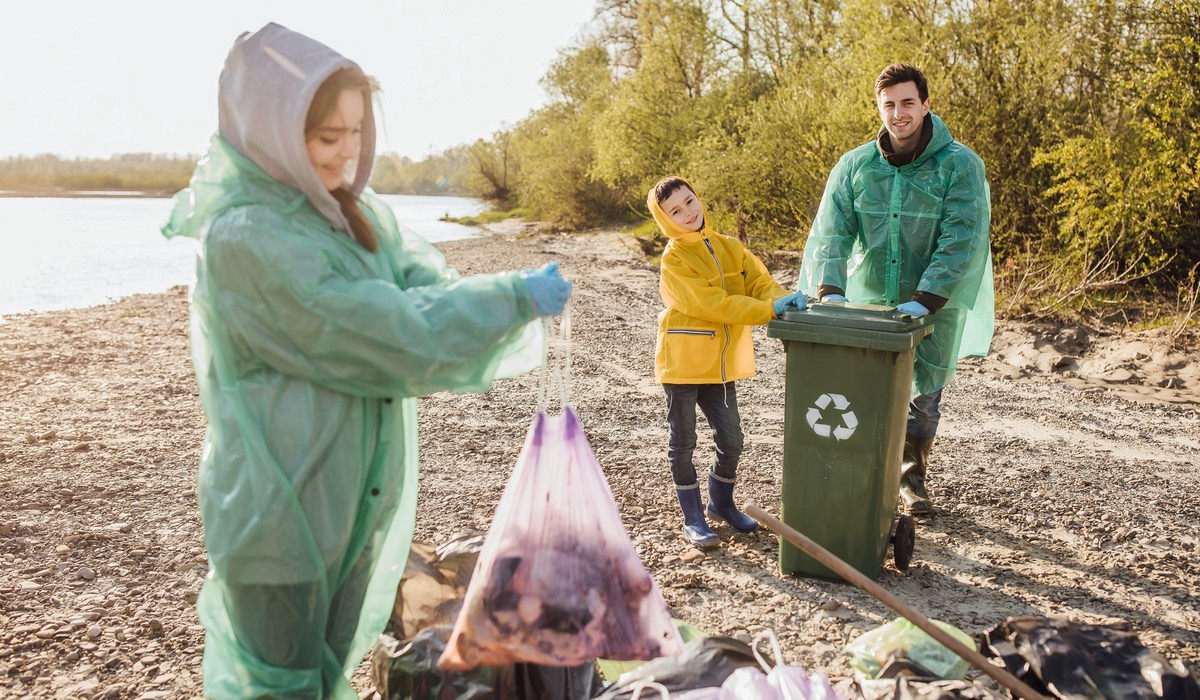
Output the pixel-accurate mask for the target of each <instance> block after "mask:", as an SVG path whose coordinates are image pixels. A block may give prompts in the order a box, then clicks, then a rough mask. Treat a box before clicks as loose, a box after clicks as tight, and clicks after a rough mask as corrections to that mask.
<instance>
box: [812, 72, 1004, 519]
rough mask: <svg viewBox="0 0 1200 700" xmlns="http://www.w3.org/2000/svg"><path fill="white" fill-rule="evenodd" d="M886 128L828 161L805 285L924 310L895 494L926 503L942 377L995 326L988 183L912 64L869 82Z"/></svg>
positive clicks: (926, 509)
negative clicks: (925, 324)
mask: <svg viewBox="0 0 1200 700" xmlns="http://www.w3.org/2000/svg"><path fill="white" fill-rule="evenodd" d="M875 98H876V104H877V106H878V107H879V116H880V118H881V119H882V120H883V126H882V128H881V129H880V130H879V133H878V134H877V136H876V138H875V140H873V141H871V142H869V143H866V144H864V145H862V146H859V147H858V148H855V149H854V150H852V151H850V152H848V153H846V154H845V155H843V156H842V158H841V159H840V160H839V161H838V163H837V165H836V166H834V168H833V171H832V172H831V173H830V175H829V181H828V183H827V184H826V186H825V194H824V196H823V197H822V199H821V206H820V208H819V209H818V211H817V216H816V219H815V220H814V221H813V227H812V232H811V234H810V235H809V237H808V242H807V243H806V244H805V247H804V261H803V264H802V266H801V269H800V289H801V290H803V291H805V292H807V293H808V294H809V295H811V296H814V297H817V298H818V299H820V300H821V301H824V302H847V301H849V302H851V303H864V304H881V305H887V306H895V307H896V308H897V309H898V310H900V311H902V312H904V313H908V314H911V315H913V316H917V317H920V316H925V315H930V316H931V321H932V322H933V327H934V330H933V333H932V335H930V336H929V337H928V338H926V339H925V340H924V341H922V342H921V344H920V345H919V346H917V352H916V364H915V366H914V367H913V388H912V393H913V398H912V400H911V402H910V404H909V411H908V426H907V434H906V436H905V440H904V461H903V464H902V465H901V470H900V471H901V480H900V497H901V499H902V500H903V502H904V504H905V506H906V507H907V508H908V511H909V512H910V513H912V514H915V515H927V514H930V513H932V512H933V507H932V504H931V502H930V499H929V495H928V493H927V490H926V487H925V477H926V474H927V471H928V460H929V448H930V446H931V445H932V443H933V438H934V435H935V434H936V433H937V426H938V421H939V420H940V418H941V410H940V405H941V398H942V387H944V386H945V385H946V384H948V383H949V382H950V380H951V379H953V378H954V371H955V366H956V364H957V362H958V359H959V358H960V357H966V356H967V355H986V354H987V352H988V348H989V346H990V345H991V341H992V331H993V328H994V313H995V310H994V302H993V295H992V263H991V245H990V241H989V237H988V228H989V225H990V222H991V193H990V191H989V189H988V183H987V179H986V174H985V171H984V166H983V161H982V160H981V159H980V158H979V156H978V155H976V154H975V152H974V151H972V150H971V149H969V148H967V147H966V146H964V145H963V144H962V143H960V142H958V141H955V140H954V138H953V137H952V136H951V135H950V130H949V129H948V128H947V127H946V124H945V123H944V122H943V121H942V120H941V119H939V118H938V116H937V115H936V114H933V113H932V112H930V111H929V89H928V86H927V84H926V81H925V76H924V75H923V74H922V73H921V71H920V70H918V69H917V68H915V67H913V66H910V65H907V64H903V63H893V64H891V65H889V66H888V67H886V68H884V69H883V72H882V73H880V74H879V78H878V79H877V80H876V81H875Z"/></svg>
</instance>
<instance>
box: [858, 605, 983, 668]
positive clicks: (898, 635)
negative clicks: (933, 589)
mask: <svg viewBox="0 0 1200 700" xmlns="http://www.w3.org/2000/svg"><path fill="white" fill-rule="evenodd" d="M930 622H932V623H933V624H935V625H937V626H938V627H940V628H942V629H943V630H945V631H946V632H947V633H949V634H950V635H951V636H953V637H955V638H957V639H958V641H960V642H962V643H963V645H964V646H966V647H967V648H969V649H974V648H975V640H973V639H971V637H970V636H969V635H968V634H967V633H966V632H963V631H962V630H960V629H958V628H957V627H954V626H953V625H950V624H947V623H945V622H941V621H940V620H930ZM846 651H847V652H848V653H849V654H850V657H851V658H850V667H851V668H853V669H854V670H856V671H858V672H859V673H861V674H863V676H864V677H865V678H875V677H877V676H878V675H879V672H880V670H882V669H883V667H884V665H885V664H887V663H888V661H889V660H891V659H907V660H909V661H912V662H913V663H915V664H916V665H918V666H919V667H921V668H922V669H924V671H925V673H923V674H920V675H924V676H929V677H933V678H946V679H951V680H953V679H958V678H962V677H963V674H964V673H966V672H967V668H968V667H969V666H970V663H969V662H968V661H967V660H966V659H964V658H962V657H961V656H959V655H958V654H955V653H954V652H952V651H950V650H949V649H947V648H946V647H944V646H942V644H941V642H939V641H937V640H936V639H934V638H933V637H930V636H929V635H928V634H926V633H925V632H924V631H923V630H922V629H921V628H920V627H917V626H916V625H914V624H913V623H912V622H909V621H908V620H906V619H905V618H903V617H898V618H896V619H895V620H892V621H891V622H889V623H887V624H886V625H882V626H880V627H876V628H875V629H873V630H870V631H869V632H864V633H863V634H861V635H859V636H858V637H856V638H855V639H854V641H852V642H850V643H849V644H847V645H846Z"/></svg>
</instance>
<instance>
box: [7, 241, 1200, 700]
mask: <svg viewBox="0 0 1200 700" xmlns="http://www.w3.org/2000/svg"><path fill="white" fill-rule="evenodd" d="M634 245H635V244H633V243H632V242H629V241H626V240H625V239H623V238H622V237H621V236H619V235H617V234H612V233H602V234H589V235H575V236H558V235H525V236H521V235H507V236H503V235H496V236H488V237H481V238H474V239H470V240H462V241H451V242H447V243H442V244H440V245H439V247H440V248H442V250H444V251H445V252H446V255H447V257H448V259H449V260H450V262H451V264H453V265H455V266H456V267H458V268H459V269H460V270H462V271H463V272H464V273H467V274H470V273H476V272H490V271H497V270H502V269H512V268H525V267H534V266H537V265H541V264H543V263H546V262H549V261H551V260H559V261H560V262H561V266H562V270H563V274H565V275H566V276H568V277H571V278H573V279H574V280H575V294H574V296H573V301H572V338H573V344H572V375H571V376H572V394H571V402H572V404H573V405H574V406H575V408H576V410H577V412H578V414H579V416H580V419H581V421H582V423H583V426H584V428H585V430H586V431H587V435H588V439H589V441H590V442H591V445H592V449H593V451H594V452H595V454H596V456H597V458H598V460H599V462H600V464H601V466H602V467H603V468H604V470H605V473H606V475H607V476H608V480H609V484H610V486H611V488H612V490H613V493H614V497H615V498H616V500H617V503H618V505H619V506H620V510H621V514H622V516H623V518H624V522H625V525H626V528H627V530H628V531H629V534H630V536H631V538H632V539H633V541H634V544H635V546H636V547H637V548H638V552H639V555H640V556H641V557H642V560H643V561H644V562H645V564H646V566H647V568H648V569H649V571H650V572H651V574H652V575H653V576H654V577H655V579H656V580H657V582H658V584H659V586H660V587H661V588H662V591H663V594H664V597H665V598H666V600H667V603H668V605H669V606H670V607H671V610H672V613H673V614H674V615H675V616H676V617H679V618H682V619H685V620H688V621H690V622H692V623H693V624H695V625H697V626H698V627H699V628H701V629H702V630H704V631H706V632H708V633H710V634H726V635H733V636H740V637H743V638H746V639H748V638H749V637H750V636H751V635H753V634H754V633H756V632H757V631H759V630H760V629H764V628H771V629H774V630H775V632H776V633H777V634H778V635H779V637H780V640H781V642H782V644H783V648H784V650H785V654H786V657H787V659H788V660H789V661H790V662H792V663H799V664H802V665H804V666H806V667H808V668H809V669H811V670H820V671H824V672H826V673H829V674H831V675H833V676H835V677H836V676H845V675H847V674H848V673H849V667H848V665H847V662H846V658H845V656H844V654H843V653H842V651H841V650H842V648H843V647H844V645H845V643H846V642H847V641H849V640H850V639H852V638H854V637H856V636H858V635H859V634H861V633H862V632H863V631H865V630H868V629H871V628H873V627H875V626H877V625H879V624H881V623H882V622H885V621H887V620H890V619H891V618H892V617H893V615H892V614H891V613H890V612H889V611H888V610H887V609H886V608H885V607H884V606H882V605H881V604H879V603H878V602H876V601H875V600H874V599H872V598H870V597H869V596H867V595H866V594H863V593H861V592H859V591H857V590H856V589H854V588H851V587H849V586H846V585H841V584H834V583H827V582H822V581H817V580H813V579H802V578H795V577H790V576H781V575H779V573H778V569H777V565H776V551H777V540H776V538H775V537H774V536H773V535H771V534H769V533H766V532H759V533H755V534H753V535H749V536H745V535H737V536H734V535H732V534H731V533H730V531H729V530H728V528H719V529H718V532H719V533H720V534H721V536H722V538H723V542H722V546H721V547H719V548H718V549H716V550H712V551H710V552H708V553H705V554H702V553H700V552H698V551H697V550H694V549H692V548H691V547H689V546H687V545H686V544H685V543H684V542H683V540H682V538H681V535H680V534H679V526H680V517H679V513H678V505H677V504H676V503H675V496H674V494H673V493H672V491H671V488H670V477H669V475H668V472H667V469H666V461H665V454H666V430H665V427H664V426H663V424H662V395H661V389H660V388H659V387H658V386H656V385H655V384H654V383H653V380H652V368H653V348H654V328H655V321H654V319H655V314H657V312H658V309H659V305H660V302H659V300H658V291H657V289H658V288H657V273H656V271H655V270H654V269H653V268H652V267H650V266H648V265H646V264H645V263H643V262H642V261H641V259H640V257H639V254H638V251H636V250H635V247H634ZM772 272H773V273H774V274H775V275H776V277H777V278H778V279H779V280H780V281H781V282H784V283H790V282H791V280H793V279H794V278H795V270H794V269H789V268H786V267H779V268H777V269H773V270H772ZM7 320H8V323H7V324H6V325H3V326H0V493H3V494H4V495H5V497H4V498H3V499H0V695H4V696H6V697H9V696H12V697H30V698H44V697H56V696H63V697H114V698H140V697H166V698H170V697H196V696H198V695H199V688H200V656H201V651H202V647H203V631H202V629H201V628H200V627H199V624H198V621H197V619H196V615H195V610H194V603H195V597H196V594H197V592H198V590H199V587H200V583H201V581H202V580H203V577H204V575H205V574H206V572H207V568H206V558H205V552H204V545H203V540H202V533H201V527H200V520H199V514H198V511H197V506H196V493H195V481H196V473H195V470H196V463H197V460H198V457H199V453H200V444H201V440H202V437H203V429H204V419H203V415H202V413H201V410H200V406H199V402H198V398H197V396H196V388H195V380H194V377H193V375H192V368H191V363H190V358H189V356H188V339H187V328H188V320H187V298H186V291H185V290H184V289H183V288H174V289H172V290H171V291H169V292H167V293H164V294H152V295H139V296H133V297H128V298H125V299H122V300H120V301H118V302H115V303H112V304H107V305H104V306H98V307H92V308H88V309H74V310H66V311H57V312H51V313H45V314H31V315H19V314H18V315H13V316H9V317H8V319H7ZM755 338H756V342H757V357H758V366H759V376H758V377H756V378H754V379H751V380H747V381H745V382H742V383H740V385H739V388H738V392H739V404H740V407H741V413H742V420H743V427H744V429H745V432H746V433H747V443H748V445H747V452H746V454H745V456H744V458H743V462H742V466H741V478H740V481H739V485H738V495H739V498H741V499H745V500H753V501H755V502H757V503H759V504H762V505H763V506H764V507H766V508H767V509H768V510H770V511H772V512H775V513H777V512H778V503H779V484H780V478H781V472H782V437H781V430H782V419H783V376H784V366H783V358H782V353H781V352H780V346H779V344H778V341H775V340H773V339H770V338H767V337H766V334H765V332H763V331H762V329H758V330H756V335H755ZM1054 356H1061V358H1065V359H1063V360H1062V361H1058V360H1056V361H1053V362H1051V361H1050V358H1052V357H1054ZM1071 363H1074V364H1071ZM1198 363H1200V358H1198V357H1197V353H1196V349H1195V348H1194V347H1192V348H1187V349H1183V350H1180V349H1170V348H1168V347H1165V345H1164V344H1163V343H1161V342H1160V339H1156V338H1155V337H1154V336H1152V335H1146V336H1126V335H1120V334H1116V333H1106V332H1102V331H1098V330H1095V329H1086V328H1050V327H1045V328H1041V327H1035V326H1018V325H1013V324H1002V325H1001V326H1000V329H999V333H998V334H997V342H996V344H995V346H994V352H993V355H992V356H990V357H989V358H986V359H973V360H969V361H965V362H964V363H963V364H962V370H963V371H962V372H961V373H960V376H959V379H958V380H957V381H956V382H955V383H954V385H952V387H951V388H950V389H948V390H947V392H946V399H945V403H944V413H945V417H944V419H943V424H942V431H941V433H940V435H939V438H938V440H937V443H936V445H935V448H934V457H933V467H932V469H933V471H932V475H931V482H930V487H931V490H932V492H933V496H934V499H935V503H936V505H937V506H938V507H939V514H938V516H937V517H936V518H933V519H932V520H928V521H922V522H921V523H919V524H918V527H917V541H916V549H915V555H914V562H913V565H912V567H911V568H910V569H909V571H908V573H907V574H901V573H900V572H898V571H897V570H896V569H895V568H894V566H893V565H892V564H891V562H890V558H889V561H888V563H887V564H886V568H885V570H884V571H883V572H882V574H881V576H880V578H879V582H880V583H881V584H882V585H883V586H885V587H886V588H888V589H889V590H891V591H892V592H893V593H895V594H896V595H898V596H900V597H901V598H902V599H904V600H905V601H906V602H908V603H909V604H911V605H913V606H914V607H915V608H917V609H918V610H920V611H922V612H923V613H925V614H926V615H928V616H930V617H935V618H938V619H941V620H945V621H947V622H949V623H951V624H953V625H956V626H958V627H960V628H961V629H963V630H965V631H966V632H968V633H970V634H977V633H979V632H981V631H983V630H985V629H987V628H989V627H991V626H992V625H994V624H996V623H998V622H1001V621H1003V620H1004V619H1005V618H1007V617H1009V616H1012V615H1020V614H1056V615H1068V616H1071V617H1073V618H1076V619H1080V620H1084V621H1089V622H1109V621H1115V620H1123V621H1125V622H1127V623H1128V624H1129V626H1130V627H1131V629H1133V630H1134V631H1136V632H1138V633H1139V635H1140V636H1141V639H1142V641H1143V642H1144V643H1146V644H1147V645H1149V646H1150V647H1151V648H1153V649H1155V650H1156V651H1159V652H1161V653H1163V654H1165V655H1167V656H1168V657H1170V658H1180V659H1183V660H1185V661H1186V663H1187V664H1188V665H1189V667H1190V668H1191V669H1192V670H1193V671H1195V670H1197V669H1198V668H1200V610H1198V609H1197V604H1196V601H1197V600H1200V573H1198V572H1200V536H1197V534H1196V531H1195V525H1196V523H1197V522H1200V469H1198V468H1197V467H1198V466H1200V375H1198V372H1200V367H1198ZM1117 370H1124V372H1118V371H1117ZM1068 372H1070V373H1071V374H1070V375H1068ZM1126 373H1127V374H1126ZM537 397H538V377H537V375H536V374H535V375H530V376H526V377H520V378H517V379H513V380H505V381H502V382H498V383H497V384H496V386H495V387H494V388H493V389H492V391H490V392H488V393H487V394H479V395H475V394H468V395H449V394H438V395H435V396H432V397H427V398H424V399H422V400H421V415H420V450H421V470H422V471H421V481H420V501H419V506H418V521H417V531H416V537H417V539H419V540H423V541H426V542H431V543H434V544H439V543H441V542H443V541H445V540H446V539H448V538H450V537H451V536H452V535H454V534H456V533H458V532H460V531H462V530H466V529H479V530H484V529H486V528H487V526H488V524H489V523H490V520H491V517H492V514H493V511H494V509H495V504H496V501H497V499H498V498H499V495H500V493H501V491H502V489H503V487H504V484H505V482H506V480H507V478H508V475H509V473H510V471H511V469H512V466H513V465H514V464H515V461H516V457H517V454H518V453H519V451H520V448H521V444H522V441H523V438H524V436H525V432H526V429H527V427H528V423H529V419H530V417H531V416H532V414H533V411H534V409H535V406H536V404H537ZM710 458H711V449H710V448H709V440H708V438H707V435H704V434H703V433H702V440H701V447H700V449H699V451H698V454H697V459H698V463H699V464H703V463H705V462H706V460H708V459H710ZM356 685H358V687H360V688H362V689H365V688H366V687H367V685H368V680H367V678H366V674H365V673H360V674H359V676H358V677H357V678H356ZM158 692H161V693H162V694H161V695H147V693H158Z"/></svg>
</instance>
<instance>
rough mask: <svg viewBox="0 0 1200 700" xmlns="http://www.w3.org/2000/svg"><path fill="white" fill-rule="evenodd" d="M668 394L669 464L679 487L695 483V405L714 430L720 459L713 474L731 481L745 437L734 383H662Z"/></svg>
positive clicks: (734, 474)
mask: <svg viewBox="0 0 1200 700" xmlns="http://www.w3.org/2000/svg"><path fill="white" fill-rule="evenodd" d="M663 391H664V392H666V395H667V434H668V439H667V461H668V462H670V464H671V479H672V480H673V481H674V482H675V485H676V486H692V485H693V484H695V483H696V467H695V465H693V464H692V452H694V451H695V450H696V406H699V407H700V410H701V411H703V412H704V417H705V418H707V419H708V425H709V427H711V428H712V433H713V442H714V443H715V445H716V452H717V459H716V464H714V465H713V469H712V470H713V473H715V474H716V475H717V476H719V477H721V478H723V479H728V480H730V481H732V480H733V479H734V478H735V477H736V476H737V465H738V460H739V459H740V458H741V456H742V446H743V444H744V442H745V436H744V435H743V434H742V417H741V415H740V414H739V413H738V407H737V391H736V390H735V389H734V386H733V382H727V383H725V384H663Z"/></svg>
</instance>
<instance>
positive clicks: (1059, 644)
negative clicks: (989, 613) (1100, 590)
mask: <svg viewBox="0 0 1200 700" xmlns="http://www.w3.org/2000/svg"><path fill="white" fill-rule="evenodd" d="M983 650H984V652H985V653H990V654H991V655H992V656H993V657H996V658H999V659H1001V660H1002V661H1003V662H1004V666H1005V667H1006V668H1007V669H1008V671H1009V672H1010V673H1012V674H1013V675H1015V676H1017V677H1018V678H1020V679H1021V680H1023V681H1025V682H1026V683H1027V684H1029V686H1030V687H1032V688H1033V689H1034V690H1038V691H1040V692H1042V693H1045V694H1047V695H1049V696H1051V697H1055V698H1062V699H1063V700H1077V699H1078V700H1095V699H1097V698H1108V699H1110V700H1143V699H1145V700H1149V699H1152V698H1163V699H1164V700H1200V685H1198V684H1197V683H1196V679H1195V678H1194V677H1192V675H1191V674H1190V673H1188V671H1187V670H1186V669H1185V668H1183V667H1182V665H1180V664H1178V663H1172V662H1171V661H1169V660H1167V659H1166V657H1164V656H1162V655H1161V654H1159V653H1157V652H1155V651H1152V650H1150V649H1147V648H1146V647H1145V646H1143V645H1142V644H1141V642H1139V641H1138V638H1137V634H1135V633H1134V632H1132V631H1130V630H1129V629H1128V628H1127V627H1119V626H1116V625H1092V624H1087V623H1082V622H1073V621H1071V620H1066V619H1062V618H1051V617H1037V616H1024V617H1010V618H1009V619H1007V620H1005V621H1004V622H1002V623H1000V624H999V625H996V626H995V627H993V628H992V629H990V630H988V631H987V632H985V633H984V634H983Z"/></svg>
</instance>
